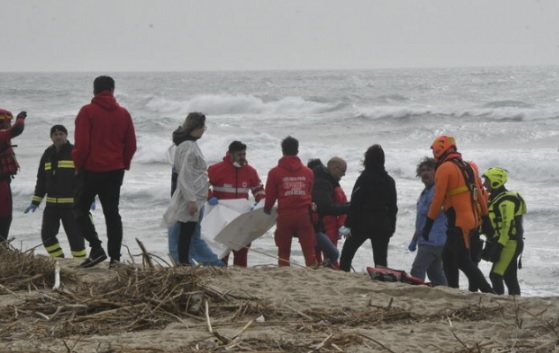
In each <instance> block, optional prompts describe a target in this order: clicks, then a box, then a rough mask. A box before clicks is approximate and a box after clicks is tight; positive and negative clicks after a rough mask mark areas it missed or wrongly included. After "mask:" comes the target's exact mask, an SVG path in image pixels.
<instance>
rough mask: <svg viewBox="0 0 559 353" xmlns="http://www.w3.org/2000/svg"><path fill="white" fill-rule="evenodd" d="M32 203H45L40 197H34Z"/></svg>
mask: <svg viewBox="0 0 559 353" xmlns="http://www.w3.org/2000/svg"><path fill="white" fill-rule="evenodd" d="M31 201H32V202H37V203H41V201H43V198H42V197H40V196H33V198H32V199H31Z"/></svg>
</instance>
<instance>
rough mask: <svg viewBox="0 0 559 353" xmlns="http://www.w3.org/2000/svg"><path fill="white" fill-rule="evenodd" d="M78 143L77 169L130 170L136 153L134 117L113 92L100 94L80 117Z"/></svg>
mask: <svg viewBox="0 0 559 353" xmlns="http://www.w3.org/2000/svg"><path fill="white" fill-rule="evenodd" d="M74 143H75V147H74V150H73V151H72V158H73V160H74V164H75V166H76V169H78V170H80V169H85V170H89V171H92V172H108V171H111V170H119V169H126V170H128V169H130V162H131V161H132V156H134V153H135V152H136V132H135V131H134V124H133V123H132V117H131V116H130V114H129V113H128V111H127V110H126V109H124V108H123V107H121V106H120V105H118V103H117V102H116V99H115V98H114V97H113V94H112V93H111V92H110V91H103V92H101V93H98V94H97V95H95V97H93V99H92V100H91V104H87V105H84V106H83V107H82V108H81V110H80V112H79V113H78V116H77V117H76V131H75V139H74Z"/></svg>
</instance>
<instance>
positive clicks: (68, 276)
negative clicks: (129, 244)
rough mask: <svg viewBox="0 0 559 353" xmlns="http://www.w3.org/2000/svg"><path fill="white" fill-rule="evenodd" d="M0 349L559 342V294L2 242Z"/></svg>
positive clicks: (469, 346)
mask: <svg viewBox="0 0 559 353" xmlns="http://www.w3.org/2000/svg"><path fill="white" fill-rule="evenodd" d="M0 255H2V257H1V260H0V264H1V266H2V267H1V269H0V318H1V319H0V347H1V348H0V351H1V352H96V353H98V352H103V353H109V352H114V353H117V352H122V353H129V352H154V353H155V352H174V353H176V352H425V353H427V352H557V351H559V348H558V345H559V341H558V340H559V320H558V318H559V298H557V297H548V298H542V297H531V298H524V297H517V298H513V297H508V296H496V295H488V294H480V293H469V292H466V291H463V290H456V289H450V288H443V287H437V288H430V287H427V286H413V285H408V284H402V283H384V282H378V281H373V280H371V279H370V278H369V276H368V275H367V274H364V273H344V272H339V271H334V270H330V269H326V268H318V269H308V268H301V267H290V268H277V267H275V266H261V267H252V268H227V269H224V270H220V269H214V268H201V267H194V268H176V267H172V268H169V267H161V266H159V265H158V264H157V263H156V262H155V261H153V259H151V261H149V262H148V261H145V262H144V264H134V265H130V264H129V265H123V266H120V267H119V268H117V269H109V268H108V264H107V263H102V264H100V265H99V266H97V267H94V268H90V269H82V268H80V267H79V266H78V264H79V261H78V260H73V259H62V260H58V261H57V263H58V266H59V267H60V269H61V270H60V286H59V287H58V289H56V290H53V289H52V287H53V286H54V284H55V282H56V281H55V268H56V267H57V266H56V264H55V261H54V260H53V259H51V258H46V257H37V256H33V255H32V254H28V253H20V252H19V251H12V250H9V251H8V250H2V252H1V254H0Z"/></svg>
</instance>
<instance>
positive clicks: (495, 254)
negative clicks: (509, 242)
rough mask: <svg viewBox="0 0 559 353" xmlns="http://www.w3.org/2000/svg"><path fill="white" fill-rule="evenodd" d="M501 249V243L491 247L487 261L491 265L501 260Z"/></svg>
mask: <svg viewBox="0 0 559 353" xmlns="http://www.w3.org/2000/svg"><path fill="white" fill-rule="evenodd" d="M503 248H504V246H503V244H501V243H495V244H493V246H492V247H491V254H490V258H489V260H490V261H491V262H493V263H495V262H499V259H500V258H501V252H503Z"/></svg>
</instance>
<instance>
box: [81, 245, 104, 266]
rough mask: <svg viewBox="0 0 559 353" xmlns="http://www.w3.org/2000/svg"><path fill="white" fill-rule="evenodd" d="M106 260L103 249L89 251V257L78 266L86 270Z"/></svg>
mask: <svg viewBox="0 0 559 353" xmlns="http://www.w3.org/2000/svg"><path fill="white" fill-rule="evenodd" d="M106 259H107V254H105V250H103V248H97V249H91V251H90V252H89V257H88V258H87V259H85V261H84V262H82V263H81V264H80V267H83V268H88V267H93V266H95V265H97V264H99V263H101V262H103V261H105V260H106Z"/></svg>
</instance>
